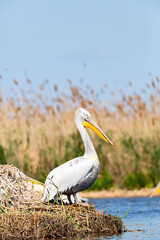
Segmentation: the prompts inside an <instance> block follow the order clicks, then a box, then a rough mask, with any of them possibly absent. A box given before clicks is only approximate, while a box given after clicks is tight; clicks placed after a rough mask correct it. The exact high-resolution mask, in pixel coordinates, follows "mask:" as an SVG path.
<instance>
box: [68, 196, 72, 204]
mask: <svg viewBox="0 0 160 240" xmlns="http://www.w3.org/2000/svg"><path fill="white" fill-rule="evenodd" d="M67 198H68V201H69V204H72V201H71V195H67Z"/></svg>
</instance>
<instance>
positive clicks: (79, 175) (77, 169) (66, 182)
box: [42, 156, 93, 201]
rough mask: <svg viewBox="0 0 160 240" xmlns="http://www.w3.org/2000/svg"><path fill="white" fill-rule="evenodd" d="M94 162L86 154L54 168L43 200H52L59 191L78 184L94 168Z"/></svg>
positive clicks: (47, 182) (47, 180) (47, 181)
mask: <svg viewBox="0 0 160 240" xmlns="http://www.w3.org/2000/svg"><path fill="white" fill-rule="evenodd" d="M92 168H93V163H92V161H91V160H89V159H86V158H85V157H84V156H83V157H79V158H75V159H73V160H70V161H68V162H66V163H65V164H62V165H61V166H59V167H57V168H55V169H53V170H52V171H51V172H50V173H49V175H48V177H47V179H46V182H45V190H44V194H43V198H42V201H47V199H48V200H51V199H53V198H54V197H55V195H56V194H57V188H58V190H59V192H65V191H67V190H68V189H71V188H72V187H74V186H76V185H77V184H78V183H79V182H80V181H82V180H83V179H84V178H85V177H86V176H87V175H88V174H89V172H90V171H91V170H92Z"/></svg>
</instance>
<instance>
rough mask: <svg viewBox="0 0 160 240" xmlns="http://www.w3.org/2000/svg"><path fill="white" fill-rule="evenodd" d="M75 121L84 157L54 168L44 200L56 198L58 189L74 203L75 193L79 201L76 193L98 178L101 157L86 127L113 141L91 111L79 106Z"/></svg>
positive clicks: (46, 183) (46, 184) (47, 184)
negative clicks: (82, 145) (97, 122)
mask: <svg viewBox="0 0 160 240" xmlns="http://www.w3.org/2000/svg"><path fill="white" fill-rule="evenodd" d="M75 123H76V126H77V129H78V131H79V133H80V135H81V137H82V141H83V143H84V147H85V153H84V155H83V156H82V157H77V158H75V159H72V160H70V161H68V162H66V163H64V164H62V165H60V166H59V167H57V168H55V169H53V170H52V171H51V172H50V173H49V175H48V176H47V179H46V181H45V189H44V194H43V198H42V201H45V202H47V201H50V200H52V199H54V198H55V196H56V195H57V191H59V192H60V193H62V194H65V195H67V197H68V200H69V202H70V203H72V201H71V198H70V196H71V195H73V197H74V199H75V202H78V198H77V196H76V193H77V192H79V191H83V190H85V189H87V188H89V187H90V186H91V185H92V184H93V183H94V181H95V180H96V178H97V176H98V172H99V167H100V163H99V159H98V156H97V153H96V151H95V148H94V146H93V143H92V141H91V139H90V137H89V135H88V133H87V131H86V128H85V127H89V128H91V129H92V130H93V131H95V132H97V134H98V135H99V136H100V137H102V138H103V139H104V140H105V141H106V142H109V143H111V144H112V145H113V143H112V142H111V141H110V140H109V139H108V137H107V136H106V135H105V134H104V133H103V132H102V130H101V129H100V128H99V127H98V125H97V124H96V123H95V122H94V121H93V119H92V117H91V115H90V113H89V112H87V111H86V110H84V109H83V108H79V109H78V110H77V111H76V113H75Z"/></svg>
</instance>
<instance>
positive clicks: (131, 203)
mask: <svg viewBox="0 0 160 240" xmlns="http://www.w3.org/2000/svg"><path fill="white" fill-rule="evenodd" d="M90 201H91V202H92V203H93V204H94V205H96V209H97V210H98V209H100V210H101V211H102V210H103V211H105V213H107V214H112V215H114V216H119V212H120V217H121V219H122V220H123V221H124V225H125V229H127V230H140V231H131V232H123V233H122V234H120V235H114V236H111V237H107V236H106V237H104V236H103V237H96V238H94V237H91V238H84V239H90V240H91V239H92V240H93V239H97V240H98V239H99V240H104V239H112V240H118V239H121V240H128V239H132V240H134V239H136V240H137V239H143V240H145V239H154V240H160V197H154V198H148V197H136V198H102V199H90ZM119 206H120V210H119ZM125 215H126V216H125Z"/></svg>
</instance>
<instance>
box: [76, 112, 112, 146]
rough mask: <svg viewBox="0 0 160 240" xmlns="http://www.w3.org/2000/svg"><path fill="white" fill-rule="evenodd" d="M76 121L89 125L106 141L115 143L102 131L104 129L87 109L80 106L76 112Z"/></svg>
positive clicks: (84, 125)
mask: <svg viewBox="0 0 160 240" xmlns="http://www.w3.org/2000/svg"><path fill="white" fill-rule="evenodd" d="M75 122H76V124H77V122H81V124H82V125H83V127H88V128H90V129H92V130H93V131H94V132H95V133H97V134H98V136H100V137H101V138H102V139H103V140H104V141H106V142H107V143H110V144H111V145H114V144H113V143H112V142H111V140H110V139H109V138H108V137H107V136H106V134H105V133H104V132H103V131H102V129H101V128H100V127H99V126H98V125H97V123H96V122H95V121H94V120H93V119H92V116H91V114H90V113H89V112H88V111H87V110H85V109H83V108H78V109H77V111H76V113H75Z"/></svg>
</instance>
